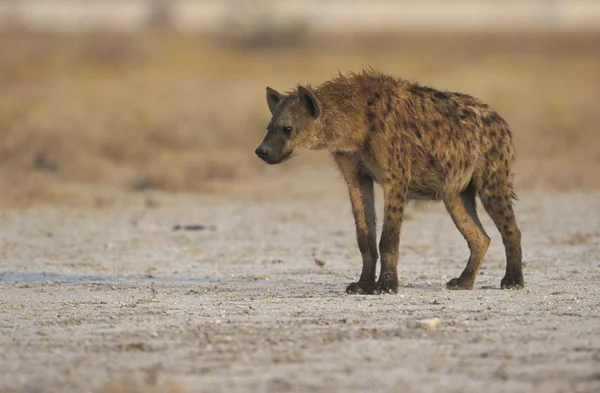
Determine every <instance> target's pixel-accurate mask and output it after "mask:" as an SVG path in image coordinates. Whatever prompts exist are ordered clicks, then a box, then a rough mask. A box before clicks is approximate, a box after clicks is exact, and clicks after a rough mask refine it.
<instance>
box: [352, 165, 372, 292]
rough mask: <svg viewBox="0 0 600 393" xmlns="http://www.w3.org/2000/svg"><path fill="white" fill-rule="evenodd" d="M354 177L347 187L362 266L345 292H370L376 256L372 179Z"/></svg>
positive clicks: (364, 176) (359, 176) (363, 176)
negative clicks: (356, 280) (357, 275)
mask: <svg viewBox="0 0 600 393" xmlns="http://www.w3.org/2000/svg"><path fill="white" fill-rule="evenodd" d="M355 177H356V178H355V179H353V180H352V181H350V182H348V189H349V192H350V201H351V202H352V212H353V214H354V222H355V223H356V239H357V241H358V248H359V250H360V253H361V255H362V261H363V267H362V272H361V274H360V279H359V280H358V282H353V283H352V284H350V285H348V288H346V293H349V294H355V293H358V294H372V293H373V291H374V289H375V268H376V266H377V257H378V255H377V227H376V224H375V221H376V218H375V198H374V195H373V179H371V178H370V177H368V176H366V175H358V176H355Z"/></svg>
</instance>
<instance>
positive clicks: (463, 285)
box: [446, 277, 473, 290]
mask: <svg viewBox="0 0 600 393" xmlns="http://www.w3.org/2000/svg"><path fill="white" fill-rule="evenodd" d="M446 288H448V289H467V290H468V289H473V280H469V279H464V278H460V277H459V278H453V279H452V280H450V281H448V282H447V283H446Z"/></svg>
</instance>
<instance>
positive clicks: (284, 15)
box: [0, 0, 600, 206]
mask: <svg viewBox="0 0 600 393" xmlns="http://www.w3.org/2000/svg"><path fill="white" fill-rule="evenodd" d="M369 66H372V67H375V68H379V69H381V70H383V71H385V72H388V73H391V74H394V75H396V76H399V77H403V78H407V79H413V80H418V81H419V82H421V83H422V84H426V85H430V86H433V87H436V88H439V89H447V90H451V91H460V92H464V93H467V94H471V95H474V96H477V97H479V98H481V99H483V100H484V101H486V102H487V103H489V104H490V105H492V106H493V107H494V108H495V109H497V110H498V112H499V113H500V114H501V115H502V116H503V117H504V118H505V119H506V120H507V121H508V123H509V124H510V125H511V126H512V129H513V132H514V135H515V138H516V144H517V150H518V165H517V178H516V179H517V187H518V192H520V193H522V192H524V190H532V189H540V190H544V191H557V190H571V189H590V188H597V187H599V186H600V172H599V169H600V130H599V129H598V128H599V124H600V109H599V103H600V2H599V1H591V0H588V1H567V0H524V1H511V0H508V1H500V0H498V1H491V0H488V1H476V0H460V1H457V0H446V1H443V0H420V1H416V0H414V1H413V0H399V1H391V0H389V1H385V0H365V1H358V0H357V1H342V0H320V1H319V0H308V1H300V0H298V1H293V0H278V1H272V0H246V1H242V0H220V1H216V0H197V1H192V0H112V1H111V0H103V1H93V0H59V1H53V0H0V189H1V194H0V195H1V196H0V204H4V205H11V206H15V205H16V206H20V205H23V206H27V205H31V204H34V203H40V202H43V203H77V202H78V201H82V200H90V198H91V200H96V201H100V200H102V197H99V195H100V196H105V195H120V194H121V193H139V192H147V191H161V192H192V193H213V194H217V195H221V194H227V193H235V195H248V196H251V195H258V194H261V193H263V194H264V193H270V192H272V191H273V190H276V189H279V190H282V189H285V188H286V187H287V186H289V185H292V184H294V185H295V187H297V188H304V189H306V187H309V188H310V187H314V188H315V189H316V190H318V188H319V184H321V183H327V182H328V181H329V180H331V178H332V177H334V176H335V170H334V168H333V165H332V164H331V162H330V159H329V157H328V155H327V154H326V153H324V152H321V153H307V154H304V155H301V156H299V157H298V158H296V159H294V160H292V161H290V162H288V163H286V164H284V165H281V166H277V167H271V166H266V165H265V164H264V163H262V162H261V161H260V160H258V159H257V158H256V157H255V156H254V149H255V148H256V146H257V145H258V144H259V143H260V141H261V139H262V138H263V136H264V134H265V127H266V124H267V123H268V120H269V118H270V115H269V112H268V109H267V106H266V103H265V98H264V96H265V93H264V88H265V86H267V85H269V86H271V87H273V88H276V89H279V90H286V89H288V88H290V87H292V86H293V85H294V84H295V83H298V82H299V83H302V82H309V81H310V82H312V83H314V84H316V83H319V82H322V81H324V80H326V79H329V78H330V77H332V76H334V75H336V74H337V73H338V71H341V72H346V71H359V70H360V69H361V68H365V67H369ZM319 180H322V181H319ZM281 184H283V185H285V187H283V188H282V186H281ZM277 185H279V186H277ZM277 187H279V188H277ZM309 192H318V191H310V190H309Z"/></svg>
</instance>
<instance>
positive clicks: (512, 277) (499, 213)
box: [479, 182, 524, 289]
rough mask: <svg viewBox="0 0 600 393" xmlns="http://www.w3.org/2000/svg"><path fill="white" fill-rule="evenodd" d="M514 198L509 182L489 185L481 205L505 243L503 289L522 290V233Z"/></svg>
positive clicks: (480, 195) (484, 191)
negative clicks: (513, 201) (514, 207)
mask: <svg viewBox="0 0 600 393" xmlns="http://www.w3.org/2000/svg"><path fill="white" fill-rule="evenodd" d="M513 197H514V194H513V191H512V185H511V184H510V183H509V182H500V183H499V184H489V183H488V184H486V187H484V188H483V189H482V190H480V191H479V199H481V204H482V205H483V207H484V208H485V210H486V211H487V213H488V214H489V215H490V217H491V218H492V220H493V221H494V224H496V228H498V231H499V232H500V235H502V242H503V243H504V248H505V252H506V274H505V275H504V278H503V279H502V281H501V282H500V287H501V288H502V289H513V288H514V289H521V288H523V286H524V280H523V267H522V258H523V257H522V251H521V231H520V230H519V227H518V226H517V221H516V218H515V213H514V210H513V204H512V199H513Z"/></svg>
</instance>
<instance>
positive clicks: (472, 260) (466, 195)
mask: <svg viewBox="0 0 600 393" xmlns="http://www.w3.org/2000/svg"><path fill="white" fill-rule="evenodd" d="M444 204H445V205H446V210H448V213H450V216H451V217H452V221H454V224H455V225H456V228H458V230H459V231H460V233H461V234H462V235H463V237H464V238H465V240H466V241H467V244H468V245H469V249H470V250H471V255H470V256H469V261H468V262H467V266H466V267H465V269H464V270H463V272H462V273H461V275H460V277H458V278H453V279H452V280H450V281H449V282H448V283H447V284H446V286H447V287H448V289H472V288H473V283H474V282H475V276H476V275H477V272H478V271H479V268H480V266H481V262H482V261H483V257H484V256H485V253H486V251H487V249H488V246H489V245H490V238H489V237H488V235H487V234H486V233H485V230H484V229H483V226H482V225H481V222H480V221H479V217H477V210H476V205H475V188H474V187H473V185H470V186H469V187H468V188H467V189H466V190H464V191H463V192H462V193H461V194H459V195H456V196H454V197H451V198H449V199H447V200H444Z"/></svg>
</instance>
